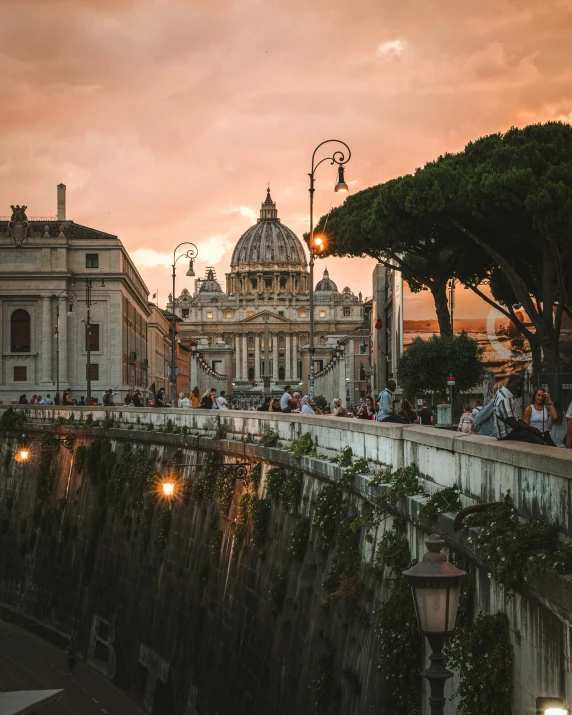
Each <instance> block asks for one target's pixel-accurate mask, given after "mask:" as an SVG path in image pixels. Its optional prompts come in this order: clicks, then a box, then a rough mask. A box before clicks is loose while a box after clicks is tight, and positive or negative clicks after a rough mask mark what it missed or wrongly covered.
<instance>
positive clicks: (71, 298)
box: [53, 288, 76, 394]
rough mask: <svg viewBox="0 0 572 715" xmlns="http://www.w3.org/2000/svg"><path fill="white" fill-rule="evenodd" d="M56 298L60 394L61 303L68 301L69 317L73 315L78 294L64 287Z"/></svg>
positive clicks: (57, 390)
mask: <svg viewBox="0 0 572 715" xmlns="http://www.w3.org/2000/svg"><path fill="white" fill-rule="evenodd" d="M53 297H54V298H57V301H58V302H57V303H56V327H55V329H54V334H55V336H56V393H58V394H59V392H60V305H61V304H62V303H66V302H67V303H68V309H67V312H66V315H67V316H68V317H71V316H72V315H73V314H74V312H73V304H74V303H75V300H76V296H75V293H74V292H73V290H68V289H67V288H64V290H61V291H60V292H59V293H58V295H57V296H53Z"/></svg>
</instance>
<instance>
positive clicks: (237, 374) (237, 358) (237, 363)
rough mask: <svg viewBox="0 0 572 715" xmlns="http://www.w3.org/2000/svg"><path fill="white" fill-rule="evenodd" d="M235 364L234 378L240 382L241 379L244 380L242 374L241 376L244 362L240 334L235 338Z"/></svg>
mask: <svg viewBox="0 0 572 715" xmlns="http://www.w3.org/2000/svg"><path fill="white" fill-rule="evenodd" d="M234 364H235V371H234V379H235V380H236V381H237V382H238V381H239V380H242V376H241V368H242V362H241V359H240V335H237V336H235V338H234Z"/></svg>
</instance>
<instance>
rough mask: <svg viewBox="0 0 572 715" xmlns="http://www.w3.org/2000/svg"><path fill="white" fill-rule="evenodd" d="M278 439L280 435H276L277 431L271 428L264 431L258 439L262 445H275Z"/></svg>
mask: <svg viewBox="0 0 572 715" xmlns="http://www.w3.org/2000/svg"><path fill="white" fill-rule="evenodd" d="M279 441H280V437H279V435H278V432H276V431H275V430H273V429H268V430H266V432H265V433H264V434H263V435H262V439H261V440H260V444H261V446H262V447H277V446H278V443H279Z"/></svg>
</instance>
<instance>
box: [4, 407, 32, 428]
mask: <svg viewBox="0 0 572 715" xmlns="http://www.w3.org/2000/svg"><path fill="white" fill-rule="evenodd" d="M25 422H26V413H25V412H23V411H21V410H15V409H14V408H13V407H9V408H8V409H7V410H6V411H5V412H4V413H3V415H2V417H0V430H19V429H22V427H23V426H24V423H25Z"/></svg>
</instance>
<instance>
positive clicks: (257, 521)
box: [248, 495, 270, 544]
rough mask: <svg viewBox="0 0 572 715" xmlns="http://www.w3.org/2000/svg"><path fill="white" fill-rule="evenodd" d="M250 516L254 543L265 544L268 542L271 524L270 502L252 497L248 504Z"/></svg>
mask: <svg viewBox="0 0 572 715" xmlns="http://www.w3.org/2000/svg"><path fill="white" fill-rule="evenodd" d="M248 516H249V518H250V522H251V524H252V540H253V542H254V543H255V544H263V543H264V542H265V541H266V536H267V532H268V525H269V523H270V501H269V500H268V499H259V498H258V497H257V496H252V495H251V497H250V500H249V502H248Z"/></svg>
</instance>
